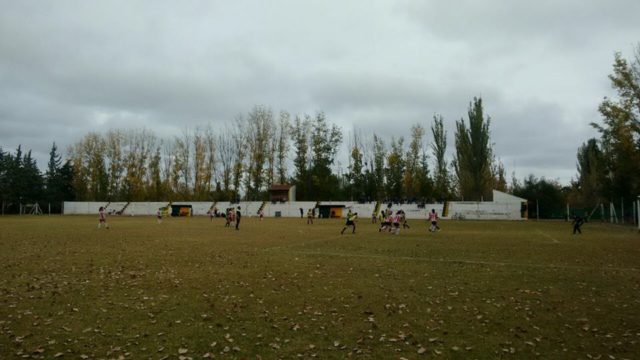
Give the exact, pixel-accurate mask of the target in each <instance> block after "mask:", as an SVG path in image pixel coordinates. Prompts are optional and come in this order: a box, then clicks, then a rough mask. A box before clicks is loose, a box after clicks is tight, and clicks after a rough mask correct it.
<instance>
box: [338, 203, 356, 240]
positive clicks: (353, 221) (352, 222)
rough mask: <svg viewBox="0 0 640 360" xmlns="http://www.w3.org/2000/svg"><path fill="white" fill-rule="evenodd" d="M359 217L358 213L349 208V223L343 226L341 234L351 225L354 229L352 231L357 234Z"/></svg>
mask: <svg viewBox="0 0 640 360" xmlns="http://www.w3.org/2000/svg"><path fill="white" fill-rule="evenodd" d="M357 218H358V213H352V212H351V209H349V212H348V213H347V223H346V224H345V225H344V227H343V228H342V231H340V235H342V234H344V231H345V230H347V227H349V226H353V231H352V232H351V233H352V234H355V233H356V219H357Z"/></svg>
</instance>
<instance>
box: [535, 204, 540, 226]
mask: <svg viewBox="0 0 640 360" xmlns="http://www.w3.org/2000/svg"><path fill="white" fill-rule="evenodd" d="M538 220H540V207H539V206H538V199H536V221H538Z"/></svg>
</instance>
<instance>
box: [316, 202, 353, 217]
mask: <svg viewBox="0 0 640 360" xmlns="http://www.w3.org/2000/svg"><path fill="white" fill-rule="evenodd" d="M345 208H346V205H344V204H337V203H336V204H333V203H331V204H319V205H318V215H319V216H320V217H321V218H323V219H334V218H338V219H339V218H341V217H342V214H343V210H344V209H345Z"/></svg>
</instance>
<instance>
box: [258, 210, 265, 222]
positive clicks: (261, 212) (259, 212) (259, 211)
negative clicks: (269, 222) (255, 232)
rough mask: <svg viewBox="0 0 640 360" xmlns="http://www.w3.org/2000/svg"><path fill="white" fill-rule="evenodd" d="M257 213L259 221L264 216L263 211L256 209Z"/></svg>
mask: <svg viewBox="0 0 640 360" xmlns="http://www.w3.org/2000/svg"><path fill="white" fill-rule="evenodd" d="M258 215H259V216H260V221H262V218H263V217H264V211H263V210H262V209H260V210H258Z"/></svg>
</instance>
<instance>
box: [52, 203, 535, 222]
mask: <svg viewBox="0 0 640 360" xmlns="http://www.w3.org/2000/svg"><path fill="white" fill-rule="evenodd" d="M125 204H126V203H112V205H110V206H109V208H108V209H116V210H118V211H119V210H121V209H122V208H123V207H124V205H125ZM174 204H181V205H191V206H192V208H193V215H194V216H203V215H207V212H208V211H209V209H210V208H211V206H212V205H213V202H194V201H183V202H178V201H176V202H174ZM321 204H322V205H344V206H346V207H347V208H351V209H352V211H354V212H357V213H358V216H359V217H360V219H369V218H371V214H372V213H373V210H374V209H375V205H376V204H375V203H365V204H359V203H356V202H350V201H343V202H339V201H332V202H329V201H326V202H324V201H323V202H321ZM106 205H107V202H79V201H65V202H64V214H65V215H94V214H98V209H99V208H100V207H101V206H106ZM167 205H168V203H167V202H132V203H130V204H129V206H127V208H126V209H125V212H124V215H155V214H156V212H157V211H158V208H161V207H165V206H167ZM238 205H239V206H241V207H242V214H243V215H245V216H247V217H253V216H257V212H258V209H260V206H261V205H262V202H261V201H242V202H240V203H239V204H230V203H229V202H224V201H221V202H218V203H216V207H217V208H218V211H220V212H223V211H224V209H226V208H227V207H231V206H233V207H237V206H238ZM315 206H316V202H315V201H294V202H286V203H276V204H273V203H270V202H267V203H266V204H265V207H264V216H265V217H275V216H276V212H278V211H279V212H280V216H282V217H300V208H302V209H303V214H304V217H305V218H306V216H307V211H308V210H309V209H313V208H315ZM448 207H449V214H448V216H447V217H446V219H467V220H524V219H522V218H521V217H520V207H521V203H520V202H508V203H497V202H464V201H452V202H450V203H449V204H448ZM386 208H387V205H386V204H382V206H381V207H380V209H381V210H383V209H386ZM431 209H435V210H436V212H437V213H438V215H439V216H440V217H442V212H443V210H444V205H443V204H426V205H425V206H424V207H423V208H419V207H418V205H416V204H393V206H392V207H391V210H393V211H394V212H396V211H398V210H404V212H405V214H406V216H407V219H426V218H427V217H428V213H429V212H430V211H431ZM346 213H347V211H344V212H343V217H345V216H346ZM317 214H318V213H317V211H316V216H317Z"/></svg>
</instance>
